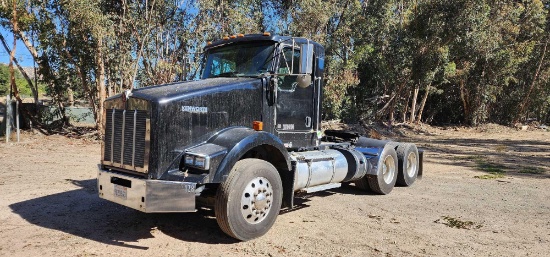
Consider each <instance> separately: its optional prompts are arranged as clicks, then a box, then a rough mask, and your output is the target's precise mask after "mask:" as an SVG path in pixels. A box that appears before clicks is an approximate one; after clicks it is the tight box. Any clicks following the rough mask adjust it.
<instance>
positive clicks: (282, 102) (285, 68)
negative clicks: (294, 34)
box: [275, 46, 316, 149]
mask: <svg viewBox="0 0 550 257" xmlns="http://www.w3.org/2000/svg"><path fill="white" fill-rule="evenodd" d="M279 56H280V57H279V68H278V70H277V74H278V79H277V81H278V82H277V104H276V115H275V124H276V125H275V131H276V133H277V136H278V137H279V138H280V139H281V140H282V141H283V143H284V144H285V146H286V147H287V148H295V149H298V148H302V147H305V148H307V147H310V146H312V145H314V144H315V143H314V142H315V141H314V139H316V137H314V136H315V135H316V133H315V131H314V129H313V117H314V108H313V107H314V87H313V85H310V86H308V87H305V88H301V87H299V86H298V82H297V78H298V76H297V75H296V74H298V73H299V63H300V49H299V48H297V47H294V48H293V47H292V46H284V47H283V48H282V52H281V54H280V55H279Z"/></svg>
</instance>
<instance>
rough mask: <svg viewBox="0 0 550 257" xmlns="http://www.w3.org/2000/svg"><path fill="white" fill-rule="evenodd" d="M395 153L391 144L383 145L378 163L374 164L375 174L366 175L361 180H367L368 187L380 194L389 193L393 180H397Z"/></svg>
mask: <svg viewBox="0 0 550 257" xmlns="http://www.w3.org/2000/svg"><path fill="white" fill-rule="evenodd" d="M397 164H398V162H397V154H396V152H395V150H394V149H393V147H392V146H390V145H388V146H386V147H384V150H383V151H382V153H381V154H380V159H378V164H377V165H376V174H377V175H376V176H372V175H368V176H367V177H366V178H363V180H365V179H366V180H367V182H368V184H369V188H370V189H371V190H372V191H373V192H375V193H377V194H382V195H387V194H389V193H390V192H391V191H392V190H393V187H394V186H395V182H396V181H397V173H398V171H397Z"/></svg>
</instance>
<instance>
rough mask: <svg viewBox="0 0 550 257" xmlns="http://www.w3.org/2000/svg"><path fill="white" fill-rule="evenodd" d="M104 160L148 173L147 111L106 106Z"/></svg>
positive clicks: (104, 161)
mask: <svg viewBox="0 0 550 257" xmlns="http://www.w3.org/2000/svg"><path fill="white" fill-rule="evenodd" d="M105 118H106V122H105V141H104V144H103V145H104V147H103V161H102V163H103V164H105V165H110V166H113V167H117V168H123V169H127V170H132V171H137V172H147V159H148V154H147V152H148V144H149V137H148V135H147V133H148V127H149V119H147V111H145V110H121V109H107V110H106V117H105Z"/></svg>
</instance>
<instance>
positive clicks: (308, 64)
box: [299, 44, 313, 80]
mask: <svg viewBox="0 0 550 257" xmlns="http://www.w3.org/2000/svg"><path fill="white" fill-rule="evenodd" d="M300 48H301V51H300V69H299V73H300V74H311V73H313V44H302V45H301V47H300ZM310 80H311V79H310Z"/></svg>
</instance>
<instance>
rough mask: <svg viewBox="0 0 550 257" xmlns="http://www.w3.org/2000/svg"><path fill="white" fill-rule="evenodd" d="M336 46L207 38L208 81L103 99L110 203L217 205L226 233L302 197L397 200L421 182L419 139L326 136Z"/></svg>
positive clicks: (268, 218)
mask: <svg viewBox="0 0 550 257" xmlns="http://www.w3.org/2000/svg"><path fill="white" fill-rule="evenodd" d="M324 71H325V51H324V48H323V46H322V45H320V44H319V43H317V42H314V41H312V40H309V39H307V38H302V37H290V36H280V35H271V34H270V33H263V34H247V35H243V34H238V35H232V36H227V37H224V38H223V39H220V40H217V41H214V42H208V43H207V44H206V46H205V48H204V55H203V57H202V68H201V79H200V80H195V81H186V82H174V83H169V84H163V85H156V86H149V87H143V88H139V89H135V90H132V91H125V92H124V93H121V94H119V95H115V96H113V97H110V98H108V99H107V100H106V101H105V104H104V106H105V107H104V110H103V112H104V117H105V122H104V125H103V127H104V133H103V134H104V139H103V142H102V149H101V154H102V155H101V162H100V165H99V169H98V174H97V189H98V194H99V197H100V198H103V199H106V200H108V201H111V202H114V203H117V204H120V205H124V206H127V207H130V208H133V209H136V210H138V211H142V212H146V213H159V212H160V213H168V212H195V211H196V210H197V209H198V208H202V207H209V208H213V209H214V212H215V216H216V220H217V223H218V224H219V226H220V228H221V230H222V231H223V232H224V233H226V234H227V235H229V236H231V237H234V238H236V239H238V240H242V241H246V240H251V239H254V238H257V237H260V236H262V235H264V234H265V233H266V232H267V231H268V230H269V229H270V228H271V227H272V225H273V224H274V222H275V220H276V218H277V216H278V215H279V212H280V211H281V209H292V208H293V207H294V206H295V205H294V199H295V197H298V196H299V195H302V194H308V193H314V192H318V191H323V190H330V189H335V188H338V187H341V186H342V184H350V183H353V184H355V186H356V187H357V188H359V189H361V190H371V191H373V192H375V193H377V194H388V193H390V192H391V191H392V189H393V188H394V186H395V185H396V184H397V185H399V186H410V185H412V184H413V183H414V182H415V180H416V179H417V178H420V177H421V175H422V159H423V151H421V150H420V151H419V150H418V149H417V147H416V146H415V145H414V144H412V143H399V142H394V141H382V140H376V139H372V138H368V137H365V136H361V135H359V134H358V133H353V132H348V131H338V130H324V131H323V130H322V127H321V106H322V100H323V97H322V95H323V94H322V92H323V91H322V90H323V84H324V79H323V76H324Z"/></svg>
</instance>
